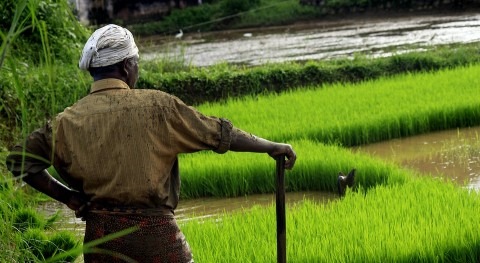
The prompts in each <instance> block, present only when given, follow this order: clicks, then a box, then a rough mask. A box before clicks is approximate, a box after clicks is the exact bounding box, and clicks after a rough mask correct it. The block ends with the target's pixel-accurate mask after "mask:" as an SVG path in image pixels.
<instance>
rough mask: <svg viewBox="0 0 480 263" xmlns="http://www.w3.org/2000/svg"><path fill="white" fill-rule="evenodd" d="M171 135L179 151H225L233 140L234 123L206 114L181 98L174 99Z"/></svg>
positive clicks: (174, 145)
mask: <svg viewBox="0 0 480 263" xmlns="http://www.w3.org/2000/svg"><path fill="white" fill-rule="evenodd" d="M174 104H175V106H174V107H173V109H174V112H173V116H172V126H171V129H170V132H171V134H170V136H171V138H172V139H173V145H172V147H174V148H177V149H178V152H180V153H186V152H195V151H199V150H213V151H215V152H217V153H225V152H227V151H228V150H229V149H230V143H231V141H232V129H233V125H232V123H231V122H230V121H229V120H227V119H223V118H218V117H211V116H205V115H204V114H202V113H200V112H198V111H197V110H196V109H195V108H193V107H190V106H187V105H186V104H184V103H183V102H182V101H181V100H179V99H177V98H175V99H174Z"/></svg>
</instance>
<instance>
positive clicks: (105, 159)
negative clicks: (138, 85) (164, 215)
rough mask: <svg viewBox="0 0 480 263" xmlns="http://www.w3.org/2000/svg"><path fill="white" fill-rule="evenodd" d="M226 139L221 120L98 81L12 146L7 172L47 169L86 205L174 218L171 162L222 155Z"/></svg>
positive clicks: (176, 181) (156, 95)
mask: <svg viewBox="0 0 480 263" xmlns="http://www.w3.org/2000/svg"><path fill="white" fill-rule="evenodd" d="M52 131H53V132H52ZM231 134H232V124H231V123H230V122H229V121H228V120H224V119H219V118H216V117H208V116H205V115H203V114H201V113H200V112H198V111H197V110H195V109H194V108H193V107H189V106H187V105H185V104H184V103H183V102H182V101H181V100H179V99H178V98H176V97H175V96H172V95H169V94H167V93H164V92H161V91H157V90H144V89H130V88H129V87H128V85H127V84H126V83H125V82H123V81H121V80H118V79H103V80H99V81H96V82H94V83H93V84H92V86H91V90H90V94H89V95H87V96H86V97H84V98H82V99H81V100H79V101H78V102H76V103H75V104H74V105H72V106H71V107H68V108H66V109H65V110H64V111H63V112H62V113H60V114H59V115H58V116H57V117H56V120H55V121H54V122H53V123H52V124H50V123H49V124H47V125H46V126H45V127H44V128H42V129H39V130H36V131H35V132H33V133H32V134H31V135H30V136H29V137H28V138H27V140H26V142H25V144H24V145H17V146H15V148H14V149H13V151H12V153H11V154H10V156H9V157H8V158H7V167H8V168H9V169H10V170H11V171H12V172H14V173H17V174H21V173H25V172H27V173H36V172H39V171H41V170H43V169H45V168H47V167H49V166H50V165H53V166H54V167H55V168H56V170H57V171H58V172H59V174H60V176H61V177H62V178H63V179H64V180H65V181H66V182H67V183H68V185H69V186H70V187H72V188H73V189H76V190H79V191H81V192H84V193H85V194H86V195H87V196H89V197H90V198H91V201H92V202H95V203H99V204H103V205H113V206H116V205H118V206H127V207H138V208H165V207H166V208H168V209H171V210H174V209H175V208H176V206H177V203H178V199H179V191H180V177H179V170H178V169H179V167H178V159H177V155H178V154H179V153H190V152H195V151H199V150H214V151H216V152H218V153H224V152H226V151H227V150H228V149H229V147H230V141H231ZM52 142H54V143H53V144H52ZM23 150H25V152H26V153H27V155H23V156H24V157H22V154H21V152H23ZM33 155H34V156H39V157H41V158H40V159H39V158H35V157H32V156H33Z"/></svg>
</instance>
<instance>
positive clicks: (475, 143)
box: [352, 126, 480, 189]
mask: <svg viewBox="0 0 480 263" xmlns="http://www.w3.org/2000/svg"><path fill="white" fill-rule="evenodd" d="M479 135H480V126H479V127H472V128H464V129H455V130H448V131H441V132H434V133H429V134H424V135H418V136H412V137H408V138H403V139H395V140H390V141H386V142H380V143H374V144H369V145H364V146H360V147H355V148H352V150H353V151H361V152H365V153H369V154H371V155H373V156H376V157H380V158H384V159H386V160H390V161H393V162H396V163H398V164H400V165H402V166H404V167H408V168H412V169H415V170H417V171H419V172H422V173H426V174H431V175H432V176H435V177H442V178H445V179H448V180H451V181H454V182H457V183H458V184H459V185H463V184H464V183H466V186H467V187H469V188H476V189H480V137H479Z"/></svg>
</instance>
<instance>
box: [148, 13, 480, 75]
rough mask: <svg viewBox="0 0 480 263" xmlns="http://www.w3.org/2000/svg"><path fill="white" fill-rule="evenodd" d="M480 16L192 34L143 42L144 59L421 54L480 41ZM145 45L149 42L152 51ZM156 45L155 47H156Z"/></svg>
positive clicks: (243, 60)
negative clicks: (437, 48)
mask: <svg viewBox="0 0 480 263" xmlns="http://www.w3.org/2000/svg"><path fill="white" fill-rule="evenodd" d="M479 29H480V14H475V13H470V14H468V13H464V14H455V15H445V14H442V15H430V16H411V17H398V18H383V19H373V18H368V19H365V18H364V19H359V18H356V19H350V20H349V19H345V20H343V21H336V22H316V23H313V22H312V23H309V24H303V25H293V26H285V27H275V28H271V29H268V28H267V29H265V28H259V29H249V30H250V31H249V33H250V34H251V35H252V36H251V37H245V36H244V35H245V31H241V30H237V31H235V30H233V31H223V32H214V33H204V34H190V35H186V36H185V37H184V40H182V41H177V40H174V39H172V37H158V38H153V39H148V40H143V41H142V42H141V43H144V44H143V45H141V49H142V54H143V55H142V58H144V59H147V60H148V59H152V58H156V57H165V56H166V57H169V56H175V57H179V56H184V58H185V60H184V61H186V62H188V63H191V64H192V65H195V66H209V65H214V64H218V63H220V62H229V63H239V64H249V65H258V64H264V63H267V62H283V61H292V60H319V59H331V58H338V57H349V56H352V55H353V54H355V53H356V52H366V54H369V55H370V56H372V57H379V56H390V55H392V53H391V52H393V50H395V52H397V53H403V52H409V51H421V50H423V49H424V48H425V47H428V46H433V45H441V44H452V43H470V42H478V41H480V30H479ZM145 43H149V44H148V46H147V45H146V44H145ZM152 43H153V45H152Z"/></svg>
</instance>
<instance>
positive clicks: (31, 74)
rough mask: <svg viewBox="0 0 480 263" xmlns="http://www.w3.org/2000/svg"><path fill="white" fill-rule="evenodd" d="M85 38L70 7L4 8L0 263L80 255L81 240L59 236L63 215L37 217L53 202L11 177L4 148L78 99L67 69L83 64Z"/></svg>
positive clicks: (44, 1)
mask: <svg viewBox="0 0 480 263" xmlns="http://www.w3.org/2000/svg"><path fill="white" fill-rule="evenodd" d="M59 18H61V19H59ZM86 32H87V30H86V29H85V28H84V27H83V26H81V25H80V24H79V23H78V22H77V21H76V19H75V17H74V16H73V14H72V12H71V9H70V8H69V6H68V2H67V0H41V1H40V0H20V1H16V0H4V1H1V2H0V36H1V37H2V44H1V46H0V86H1V88H0V162H1V164H0V247H1V248H2V249H1V250H0V261H1V262H45V260H46V259H48V258H51V257H56V258H57V259H58V260H57V261H56V262H60V261H61V262H65V261H66V262H72V261H73V260H74V259H75V258H76V257H77V256H78V255H79V253H78V251H77V253H75V254H64V255H63V256H60V254H62V253H63V252H65V251H70V250H72V249H74V248H76V247H78V246H79V244H80V242H79V240H78V238H77V237H76V235H75V234H74V233H72V232H70V231H59V230H58V229H57V228H56V227H57V226H56V225H55V224H54V222H55V221H56V220H57V219H58V218H59V217H60V216H61V215H60V214H55V215H53V216H49V217H48V216H47V215H45V214H41V213H38V211H37V210H36V206H37V204H38V202H39V201H41V200H43V201H45V200H51V199H46V198H45V196H44V195H40V194H38V192H33V191H29V190H28V189H27V188H23V187H22V186H23V185H22V183H21V180H19V179H14V178H13V177H12V175H11V174H10V173H9V172H8V171H7V169H6V167H5V158H6V155H7V153H8V149H7V147H6V146H10V145H11V144H13V143H15V142H16V141H14V140H15V138H17V137H24V136H25V135H26V134H27V133H28V131H30V130H31V129H32V128H33V127H35V126H38V124H39V123H41V122H44V121H45V116H53V115H54V114H56V113H58V112H59V111H61V110H62V109H63V108H58V107H59V106H64V104H65V103H70V102H71V100H72V99H74V98H72V97H75V94H78V93H77V91H78V90H80V89H79V88H76V89H69V87H71V86H72V85H78V84H69V83H75V81H77V80H75V79H74V77H75V75H77V73H75V72H73V73H72V71H71V69H73V67H72V66H70V65H73V60H76V59H77V58H78V57H77V56H78V54H79V52H78V49H79V48H80V47H81V46H82V45H83V42H84V41H85V40H86V36H87V35H86ZM64 65H69V66H66V67H65V66H64ZM60 76H62V77H61V78H59V79H57V78H58V77H60ZM82 95H83V94H82ZM77 98H78V97H77ZM65 100H67V101H68V102H67V101H65ZM20 189H21V190H20ZM80 253H81V252H80Z"/></svg>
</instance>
